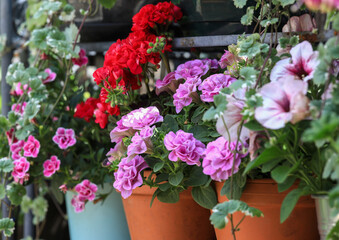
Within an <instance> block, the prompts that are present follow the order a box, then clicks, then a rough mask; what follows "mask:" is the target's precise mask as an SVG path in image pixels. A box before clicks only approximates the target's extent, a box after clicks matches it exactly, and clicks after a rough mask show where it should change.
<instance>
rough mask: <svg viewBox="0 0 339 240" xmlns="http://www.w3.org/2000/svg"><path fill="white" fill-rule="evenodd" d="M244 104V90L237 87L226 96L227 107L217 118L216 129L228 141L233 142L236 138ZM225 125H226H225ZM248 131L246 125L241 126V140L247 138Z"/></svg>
mask: <svg viewBox="0 0 339 240" xmlns="http://www.w3.org/2000/svg"><path fill="white" fill-rule="evenodd" d="M244 106H245V90H244V89H239V90H237V91H235V92H234V93H233V95H228V96H227V108H226V110H225V111H224V112H223V114H222V115H221V116H220V117H219V118H218V120H217V124H216V129H217V131H218V133H219V134H220V135H222V136H223V137H224V138H225V139H227V140H228V141H229V142H235V141H237V139H238V131H239V130H240V129H239V127H240V124H241V121H242V119H243V115H242V113H241V112H242V110H243V108H244ZM225 125H226V126H225ZM249 133H250V131H249V130H248V128H246V127H244V126H243V127H242V129H241V133H240V135H239V140H240V141H241V142H244V141H246V140H247V139H248V138H249Z"/></svg>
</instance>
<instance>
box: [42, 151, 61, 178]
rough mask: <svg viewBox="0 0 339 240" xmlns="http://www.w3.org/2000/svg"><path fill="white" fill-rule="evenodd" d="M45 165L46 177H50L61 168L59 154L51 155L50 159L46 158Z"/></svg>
mask: <svg viewBox="0 0 339 240" xmlns="http://www.w3.org/2000/svg"><path fill="white" fill-rule="evenodd" d="M43 167H44V171H43V173H44V176H45V177H50V176H52V175H53V174H54V173H55V172H56V171H58V170H59V169H60V160H59V159H58V157H57V156H55V155H53V156H51V158H50V159H48V160H46V161H45V162H44V163H43Z"/></svg>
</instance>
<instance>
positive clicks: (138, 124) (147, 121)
mask: <svg viewBox="0 0 339 240" xmlns="http://www.w3.org/2000/svg"><path fill="white" fill-rule="evenodd" d="M162 121H163V117H162V116H161V115H160V113H159V110H158V109H157V108H156V107H148V108H139V109H136V110H133V111H131V112H130V113H128V114H126V115H125V116H123V117H122V118H121V119H120V120H119V121H118V122H117V126H116V127H115V128H114V129H113V130H112V131H111V133H110V137H111V141H112V142H116V143H118V142H120V141H121V140H122V139H123V138H124V137H126V136H133V134H134V133H135V132H136V131H138V130H142V129H143V128H145V127H150V126H152V125H153V124H155V123H157V122H162Z"/></svg>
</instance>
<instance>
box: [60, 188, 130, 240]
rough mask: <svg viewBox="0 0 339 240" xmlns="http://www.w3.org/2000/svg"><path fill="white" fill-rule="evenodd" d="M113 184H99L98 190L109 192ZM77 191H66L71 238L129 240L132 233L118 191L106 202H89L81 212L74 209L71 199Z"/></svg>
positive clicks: (80, 239)
mask: <svg viewBox="0 0 339 240" xmlns="http://www.w3.org/2000/svg"><path fill="white" fill-rule="evenodd" d="M112 188H113V187H112V185H111V184H108V183H107V184H105V185H104V188H101V187H100V186H98V192H100V193H108V192H110V191H111V190H112ZM74 194H75V193H73V192H70V191H69V192H67V193H66V207H67V214H68V226H69V233H70V238H71V240H93V239H100V240H112V239H114V240H129V239H130V235H129V231H128V226H127V222H126V217H125V212H124V208H123V205H122V201H121V196H120V194H119V193H117V192H116V191H114V190H113V191H112V193H111V194H110V195H109V196H108V197H107V198H106V200H105V201H104V202H102V201H101V202H98V203H96V204H93V203H92V202H87V203H86V205H85V210H84V211H83V212H80V213H76V212H75V211H74V208H73V206H72V205H71V199H72V197H73V195H74Z"/></svg>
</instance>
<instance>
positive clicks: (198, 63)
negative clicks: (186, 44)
mask: <svg viewBox="0 0 339 240" xmlns="http://www.w3.org/2000/svg"><path fill="white" fill-rule="evenodd" d="M210 66H211V62H208V61H206V60H205V61H204V60H200V59H195V60H191V61H188V62H185V63H183V64H181V65H179V66H178V67H177V69H176V70H175V78H176V79H177V80H179V79H185V80H188V79H190V78H195V77H201V76H204V75H205V74H206V73H207V72H208V70H209V68H210Z"/></svg>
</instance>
